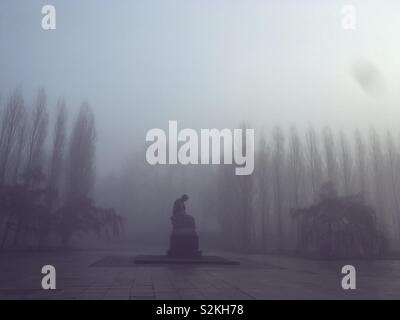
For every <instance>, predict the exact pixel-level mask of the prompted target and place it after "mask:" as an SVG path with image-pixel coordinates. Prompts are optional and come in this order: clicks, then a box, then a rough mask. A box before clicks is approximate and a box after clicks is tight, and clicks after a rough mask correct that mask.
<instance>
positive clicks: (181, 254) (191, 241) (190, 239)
mask: <svg viewBox="0 0 400 320" xmlns="http://www.w3.org/2000/svg"><path fill="white" fill-rule="evenodd" d="M169 248H170V249H169V250H168V252H167V256H169V257H176V258H190V257H200V256H201V251H200V250H199V237H198V236H197V234H196V232H194V231H193V230H179V231H178V230H174V231H173V232H172V234H171V237H170V247H169Z"/></svg>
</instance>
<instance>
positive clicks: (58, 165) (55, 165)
mask: <svg viewBox="0 0 400 320" xmlns="http://www.w3.org/2000/svg"><path fill="white" fill-rule="evenodd" d="M66 122H67V110H66V105H65V99H64V98H60V99H59V100H58V102H57V116H56V122H55V124H54V131H53V132H54V135H53V151H52V155H51V160H50V161H51V162H50V172H49V179H48V186H49V188H50V189H51V190H56V191H57V197H56V198H57V199H58V200H59V198H60V186H61V184H60V182H61V181H60V180H61V174H62V169H63V160H64V149H65V141H66ZM49 201H50V207H52V206H53V205H54V204H55V203H56V199H55V197H52V198H51V199H49Z"/></svg>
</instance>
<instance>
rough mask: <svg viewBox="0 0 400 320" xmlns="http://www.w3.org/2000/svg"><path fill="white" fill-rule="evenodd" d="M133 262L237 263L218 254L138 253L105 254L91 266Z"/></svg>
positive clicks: (118, 264) (129, 263) (128, 264)
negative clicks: (178, 255)
mask: <svg viewBox="0 0 400 320" xmlns="http://www.w3.org/2000/svg"><path fill="white" fill-rule="evenodd" d="M135 264H155V265H157V264H174V265H176V264H185V265H193V264H200V265H238V264H240V263H239V262H238V261H233V260H229V259H225V258H221V257H218V256H199V257H189V258H176V257H169V256H167V255H138V256H135V257H132V256H107V257H104V258H102V259H100V260H99V261H96V262H95V263H93V264H91V265H90V266H91V267H109V268H121V267H134V266H135Z"/></svg>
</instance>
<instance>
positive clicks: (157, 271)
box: [0, 251, 400, 300]
mask: <svg viewBox="0 0 400 320" xmlns="http://www.w3.org/2000/svg"><path fill="white" fill-rule="evenodd" d="M110 253H111V254H116V252H115V251H113V252H108V251H77V252H68V253H55V252H54V253H34V254H33V253H32V254H27V253H0V299H82V300H86V299H89V300H102V299H106V300H114V299H118V300H122V299H124V300H125V299H132V300H143V299H145V300H149V299H172V300H179V299H198V300H204V299H240V300H245V299H399V298H400V262H399V261H396V260H393V261H340V262H334V261H311V260H304V259H296V258H290V257H278V256H266V255H240V254H232V253H223V254H221V255H222V256H226V257H227V258H229V259H232V260H235V261H239V262H240V265H169V264H166V265H141V264H133V265H131V267H129V268H127V267H124V266H113V267H104V266H103V267H101V266H98V267H96V268H93V267H90V266H91V265H93V263H95V262H96V261H99V260H101V259H103V258H104V257H107V256H110ZM117 253H118V254H120V255H124V254H125V255H126V256H130V257H132V256H134V255H132V252H130V253H129V254H127V253H126V252H117ZM45 264H51V265H54V266H55V268H56V272H57V290H43V289H42V288H41V280H42V276H43V275H42V274H41V268H42V266H43V265H45ZM344 264H353V265H354V266H355V267H356V269H357V290H352V291H350V290H347V291H345V290H343V289H342V288H341V285H340V283H341V279H342V276H343V275H342V274H341V266H343V265H344Z"/></svg>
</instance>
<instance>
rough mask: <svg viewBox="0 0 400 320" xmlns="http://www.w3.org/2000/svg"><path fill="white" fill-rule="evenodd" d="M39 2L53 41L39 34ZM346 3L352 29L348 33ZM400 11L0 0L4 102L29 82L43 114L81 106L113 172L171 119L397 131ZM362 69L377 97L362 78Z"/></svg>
mask: <svg viewBox="0 0 400 320" xmlns="http://www.w3.org/2000/svg"><path fill="white" fill-rule="evenodd" d="M45 4H53V5H54V6H55V7H56V9H57V30H55V31H43V30H42V29H41V18H42V15H41V8H42V6H43V5H45ZM345 4H353V5H354V6H355V8H356V9H357V29H356V30H355V31H349V30H343V28H342V26H341V20H342V14H341V9H342V6H343V5H345ZM399 12H400V1H398V0H384V1H382V0H361V1H324V0H319V1H313V0H307V1H300V0H286V1H278V0H276V1H267V0H264V1H262V0H260V1H254V0H241V1H239V0H202V1H200V0H197V1H195V0H180V1H176V0H168V1H166V0H165V1H161V0H159V1H155V0H154V1H149V0H146V1H128V0H118V1H111V0H86V1H78V0H68V1H66V0H65V1H56V0H52V1H37V0H30V1H23V0H1V1H0V96H1V97H2V101H3V102H4V100H5V97H6V96H7V94H8V92H9V90H10V89H12V88H14V87H15V86H18V85H21V86H22V88H23V90H24V94H25V98H26V100H27V101H31V100H32V99H33V97H34V95H35V92H36V90H37V88H38V87H40V86H43V87H45V89H46V90H47V93H48V95H49V108H54V106H55V101H56V98H57V97H58V96H59V95H63V96H65V98H66V100H67V104H68V108H69V109H71V112H70V113H73V112H72V110H76V109H77V107H78V106H79V104H80V102H81V101H82V100H83V99H87V100H88V101H89V103H90V104H91V106H92V107H93V109H94V111H95V114H96V122H97V128H98V159H99V161H100V164H99V165H98V167H101V168H104V169H106V170H111V169H112V168H114V167H116V166H119V165H120V164H121V163H122V162H123V161H124V159H125V158H126V157H127V156H128V155H129V154H131V153H132V152H133V151H134V149H135V148H136V147H137V146H138V145H139V144H144V143H145V133H146V131H147V130H149V129H151V128H155V127H161V128H166V127H167V125H168V120H178V124H179V126H181V128H182V127H193V128H212V127H219V128H222V127H225V126H230V127H234V126H236V127H237V126H238V124H239V123H240V122H241V121H243V120H245V121H247V122H249V123H250V124H251V125H252V126H254V127H256V128H259V127H261V126H264V127H265V128H266V129H267V130H268V129H269V128H272V127H273V126H275V125H282V126H290V125H291V124H296V125H298V126H299V127H300V128H301V127H304V126H307V125H309V124H314V125H316V126H324V125H327V124H329V125H331V126H332V127H334V128H339V129H345V130H347V129H354V128H366V127H369V126H370V125H374V126H376V127H377V128H386V127H389V128H397V126H398V123H399V119H400V44H399V35H400V19H399V16H398V15H399ZM360 68H361V69H362V70H361V72H362V71H363V68H365V69H366V72H367V74H369V73H368V72H369V71H370V69H369V68H372V70H373V71H374V72H373V73H372V74H373V75H374V77H373V82H374V83H373V85H375V84H376V85H378V86H379V92H378V93H377V94H375V93H373V94H371V93H370V92H368V91H367V90H363V88H362V86H360V83H358V82H357V79H358V78H357V72H358V71H357V70H359V69H360ZM355 70H356V71H355ZM364 71H365V70H364ZM355 74H356V75H355ZM71 117H72V115H71ZM71 117H70V118H71ZM70 120H71V119H70ZM143 156H144V154H143Z"/></svg>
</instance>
